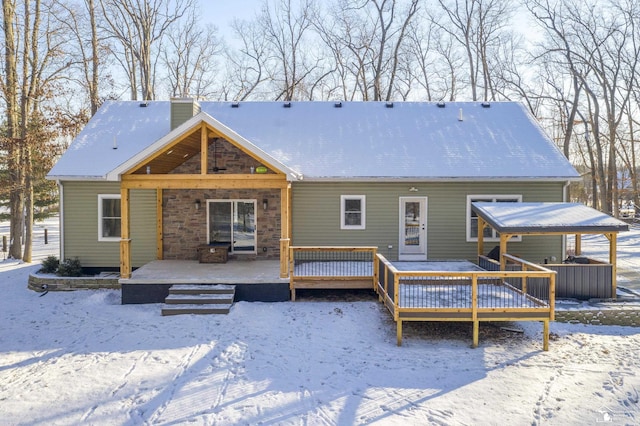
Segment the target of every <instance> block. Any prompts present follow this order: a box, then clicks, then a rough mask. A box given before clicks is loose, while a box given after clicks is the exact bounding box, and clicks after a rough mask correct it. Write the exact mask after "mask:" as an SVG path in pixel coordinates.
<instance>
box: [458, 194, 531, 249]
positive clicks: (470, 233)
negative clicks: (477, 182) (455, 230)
mask: <svg viewBox="0 0 640 426" xmlns="http://www.w3.org/2000/svg"><path fill="white" fill-rule="evenodd" d="M474 201H483V202H487V203H521V202H522V195H467V241H469V242H471V241H478V215H477V214H476V213H475V212H473V211H472V210H471V203H473V202H474ZM483 237H484V238H483V240H484V241H500V235H498V233H497V232H496V231H495V230H493V229H492V228H490V227H488V226H487V227H485V228H484V234H483ZM509 241H522V236H521V235H517V236H514V237H513V238H511V240H509Z"/></svg>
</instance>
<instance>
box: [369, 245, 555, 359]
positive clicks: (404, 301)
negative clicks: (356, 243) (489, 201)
mask: <svg viewBox="0 0 640 426" xmlns="http://www.w3.org/2000/svg"><path fill="white" fill-rule="evenodd" d="M377 258H378V274H377V276H378V277H377V286H376V291H377V292H378V294H379V295H380V300H381V301H382V302H383V303H384V304H385V306H386V307H387V309H388V310H389V311H390V312H391V314H392V315H393V319H394V320H395V321H396V324H397V339H398V345H401V344H402V323H403V321H471V322H473V346H474V347H476V346H477V345H478V328H479V323H480V321H541V322H543V324H544V330H543V339H544V343H543V347H544V350H548V346H549V321H551V320H553V316H554V309H555V307H554V303H555V290H554V288H555V272H553V271H550V270H547V269H545V268H543V267H539V266H536V265H531V264H529V263H527V262H524V261H523V262H524V263H526V268H523V269H525V270H523V271H485V270H483V269H482V268H480V267H479V266H477V265H475V264H473V263H471V262H468V261H432V262H390V261H388V260H387V259H385V258H384V256H382V255H378V256H377ZM527 269H528V270H527ZM534 295H535V296H534Z"/></svg>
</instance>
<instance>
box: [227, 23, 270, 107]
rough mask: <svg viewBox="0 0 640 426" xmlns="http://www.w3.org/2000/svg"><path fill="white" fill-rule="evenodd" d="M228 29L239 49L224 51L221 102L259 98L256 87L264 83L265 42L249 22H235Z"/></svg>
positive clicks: (262, 36)
mask: <svg viewBox="0 0 640 426" xmlns="http://www.w3.org/2000/svg"><path fill="white" fill-rule="evenodd" d="M232 28H233V31H234V34H235V35H236V37H238V39H239V42H240V47H239V48H238V49H230V48H227V49H226V50H225V57H226V73H225V76H226V77H225V81H223V83H222V87H221V98H222V99H224V100H237V101H243V100H246V99H249V98H250V97H254V98H260V95H259V94H258V90H259V87H260V86H261V85H262V84H263V83H264V82H265V81H266V80H267V71H266V69H265V67H266V66H265V64H266V61H267V57H268V49H267V41H266V39H265V37H264V34H263V33H262V32H261V30H260V29H259V28H258V27H257V26H256V25H254V24H253V23H252V22H250V21H241V20H235V21H234V22H233V24H232Z"/></svg>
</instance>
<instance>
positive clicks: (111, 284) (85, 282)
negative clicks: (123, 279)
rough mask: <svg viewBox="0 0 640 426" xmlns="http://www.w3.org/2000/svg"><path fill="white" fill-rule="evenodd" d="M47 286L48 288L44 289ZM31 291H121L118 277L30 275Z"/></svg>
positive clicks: (28, 284) (29, 286) (29, 284)
mask: <svg viewBox="0 0 640 426" xmlns="http://www.w3.org/2000/svg"><path fill="white" fill-rule="evenodd" d="M44 286H46V287H44ZM27 287H28V288H29V290H33V291H37V292H39V293H41V292H44V291H45V290H46V291H72V290H97V289H101V288H106V289H114V290H119V289H120V283H119V281H118V276H117V275H116V276H113V277H55V276H49V275H36V274H29V281H28V283H27Z"/></svg>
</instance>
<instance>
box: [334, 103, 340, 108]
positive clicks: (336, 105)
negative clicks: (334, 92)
mask: <svg viewBox="0 0 640 426" xmlns="http://www.w3.org/2000/svg"><path fill="white" fill-rule="evenodd" d="M333 107H334V108H342V102H336V103H335V104H333Z"/></svg>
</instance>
